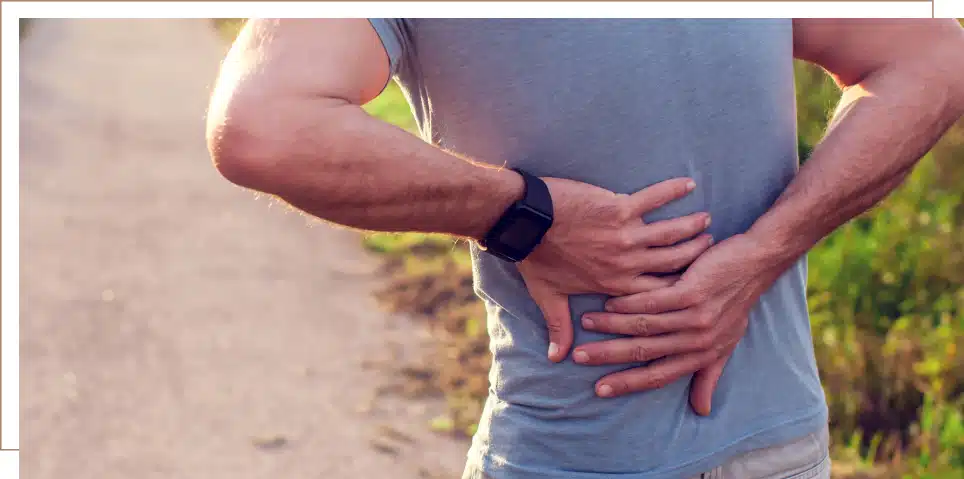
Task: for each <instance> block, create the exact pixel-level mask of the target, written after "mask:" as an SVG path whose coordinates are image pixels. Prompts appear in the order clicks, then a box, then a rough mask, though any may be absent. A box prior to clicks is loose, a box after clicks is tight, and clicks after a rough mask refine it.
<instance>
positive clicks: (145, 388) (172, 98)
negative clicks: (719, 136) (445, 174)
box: [21, 19, 964, 479]
mask: <svg viewBox="0 0 964 479" xmlns="http://www.w3.org/2000/svg"><path fill="white" fill-rule="evenodd" d="M242 25H243V21H242V20H239V19H235V20H211V21H206V20H205V21H198V20H194V21H192V20H176V21H175V20H171V21H146V20H143V21H142V20H138V21H128V20H110V21H93V20H77V21H60V20H37V21H28V22H24V21H22V22H21V69H22V70H21V91H22V96H21V111H22V114H21V143H22V145H21V152H22V157H21V165H22V166H21V169H22V173H21V201H22V206H21V235H22V239H21V252H22V259H21V268H22V270H23V271H22V273H21V291H22V292H21V304H22V310H23V312H24V315H23V317H22V319H21V322H22V326H21V330H22V335H23V339H22V341H23V344H22V346H21V352H22V355H23V359H22V367H23V373H22V396H23V398H22V400H21V404H22V406H23V419H22V423H23V443H24V445H25V447H24V448H23V449H24V451H26V452H25V454H24V471H27V473H28V477H34V478H37V479H40V478H44V479H46V478H54V477H57V478H60V477H78V478H80V477H83V478H87V477H91V478H93V477H97V478H112V477H118V478H119V477H125V478H130V477H138V478H142V477H143V478H149V477H182V474H181V472H183V471H188V472H187V474H189V475H190V476H192V477H206V478H213V479H218V478H220V477H282V476H283V477H363V475H364V473H363V471H365V470H367V469H365V467H366V466H363V465H361V463H371V464H373V466H371V467H373V468H377V469H371V470H373V471H375V470H378V471H380V470H382V469H381V468H383V467H391V468H394V469H393V470H394V471H395V472H396V474H393V476H392V477H421V478H431V477H456V476H457V473H458V472H459V471H460V470H461V469H460V468H461V464H462V461H463V460H464V452H465V450H466V448H467V442H466V438H467V437H469V436H471V434H472V433H473V432H474V431H475V425H476V421H477V419H478V417H479V415H480V413H481V406H482V401H483V399H484V397H485V396H486V394H487V388H488V379H487V375H488V366H489V361H490V358H489V352H488V339H487V337H486V332H485V312H484V308H483V307H482V306H481V304H480V303H479V302H478V301H477V300H476V298H475V296H474V294H473V291H472V284H471V265H470V262H469V259H468V256H467V251H466V248H465V245H464V244H456V243H454V242H453V241H452V240H450V239H448V238H445V237H441V236H435V235H422V234H401V235H397V234H396V235H381V234H376V235H367V236H359V235H356V234H354V233H352V232H349V231H345V230H342V229H339V228H332V227H330V226H328V225H324V224H321V223H319V222H316V221H310V220H308V219H306V218H304V217H301V216H299V215H298V214H296V213H293V212H291V211H288V210H287V209H286V208H284V207H282V206H280V205H278V204H273V203H272V201H271V200H270V199H269V198H264V197H261V198H255V197H254V196H253V195H252V194H250V193H248V192H244V191H240V190H239V189H237V188H235V187H233V186H231V185H230V184H228V183H227V182H226V181H224V180H222V179H220V178H219V177H218V176H217V173H216V172H215V171H214V169H213V168H212V167H211V166H210V164H209V160H208V159H207V157H206V151H205V150H204V140H203V128H202V125H203V114H204V108H205V106H206V104H205V100H206V94H207V92H209V90H210V86H211V85H212V83H213V81H214V76H215V74H216V70H217V66H218V65H217V63H218V61H219V60H220V58H221V56H222V55H223V53H224V51H225V49H226V48H227V46H228V45H229V43H230V41H231V39H233V37H234V35H236V33H237V31H238V28H240V27H241V26H242ZM796 79H797V98H798V120H799V121H798V125H799V140H800V152H801V161H806V157H807V154H808V153H809V151H810V149H811V148H812V146H813V145H815V144H816V143H817V142H818V141H819V140H820V138H821V135H822V132H823V131H824V128H825V126H826V123H827V120H828V117H829V114H830V112H831V111H832V108H833V106H834V104H835V103H836V100H837V98H838V96H839V90H838V89H837V87H836V86H835V85H834V84H833V83H832V82H831V81H830V79H829V78H828V77H827V76H826V75H825V74H824V73H823V72H822V71H820V70H819V69H816V68H814V67H812V66H809V65H805V64H802V63H801V64H798V65H797V71H796ZM366 109H367V110H368V112H369V113H371V114H372V115H374V116H377V117H379V118H383V119H385V120H387V121H389V122H392V123H394V124H397V125H399V126H401V127H403V128H406V129H408V130H410V131H413V132H414V128H415V127H414V122H413V118H412V115H411V113H410V111H409V108H408V105H407V103H406V102H405V99H404V97H403V96H402V94H401V92H400V90H399V89H398V87H397V86H396V85H394V84H392V85H391V86H390V87H389V88H388V89H387V90H386V91H385V92H384V93H383V94H382V95H381V96H380V97H378V98H377V99H376V100H374V101H372V102H371V103H370V104H368V105H366ZM962 231H964V123H959V124H958V125H956V126H955V127H954V128H953V129H952V131H951V132H950V133H949V134H948V135H947V136H946V137H945V138H944V140H943V141H942V142H941V143H940V144H939V145H938V146H937V147H936V148H935V149H934V150H933V151H931V152H930V153H929V154H928V155H927V157H926V158H925V159H924V160H923V161H922V163H921V164H920V166H919V167H918V168H917V170H916V171H915V172H914V174H913V175H912V176H911V177H910V179H909V180H908V181H907V182H906V184H905V185H904V186H903V187H901V188H900V189H899V190H898V191H897V192H896V193H894V194H893V195H891V196H890V197H889V198H888V199H887V200H886V201H885V202H884V203H883V204H882V205H881V206H879V207H878V208H876V209H874V210H873V211H871V212H870V213H868V214H866V215H864V216H862V217H860V218H858V219H856V220H854V221H852V222H850V223H849V224H847V225H846V226H844V227H843V228H841V229H840V230H838V231H837V232H835V233H834V234H833V235H832V236H830V237H829V238H828V239H826V240H825V241H824V242H822V243H821V244H820V245H819V246H818V247H817V248H815V249H814V250H813V251H812V252H811V254H810V256H809V258H810V269H809V272H810V277H809V286H808V293H809V302H810V311H811V323H812V331H813V338H814V345H815V348H816V353H817V358H818V361H819V364H820V369H821V376H822V378H823V382H824V388H825V390H826V393H827V399H828V401H829V405H830V411H831V430H832V435H833V451H832V455H833V458H834V477H835V478H897V477H914V478H916V477H922V478H924V477H927V478H935V479H941V478H955V479H959V478H961V477H964V358H962V354H964V353H962V350H964V234H962ZM365 250H367V253H366V252H365ZM376 299H377V303H378V304H379V305H380V307H376V306H375V304H376ZM367 302H371V305H370V307H367V306H366V307H359V306H358V304H359V303H365V304H367ZM359 309H360V310H361V311H362V313H363V314H362V316H364V317H362V316H358V317H355V316H352V315H353V314H358V313H356V311H357V310H359ZM412 319H414V323H413V322H412ZM413 331H417V332H418V334H414V333H413ZM416 337H418V338H420V339H417V340H416V339H413V338H416ZM41 455H42V456H41ZM61 455H63V456H64V459H56V458H55V456H57V457H59V456H61ZM197 471H204V474H198V473H197ZM219 474H220V475H219ZM350 474H356V475H355V476H351V475H350ZM359 474H361V475H359ZM369 477H375V476H369Z"/></svg>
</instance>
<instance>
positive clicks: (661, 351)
mask: <svg viewBox="0 0 964 479" xmlns="http://www.w3.org/2000/svg"><path fill="white" fill-rule="evenodd" d="M704 349H705V341H703V340H702V337H699V336H698V335H697V334H695V333H679V334H671V335H665V336H656V337H636V338H619V339H610V340H608V341H598V342H594V343H587V344H583V345H582V346H579V347H578V348H576V349H575V351H573V352H572V359H573V361H575V362H577V363H579V364H585V365H589V366H596V365H601V364H628V363H641V362H646V361H653V360H655V359H659V358H662V357H666V356H670V355H674V354H683V353H691V352H695V351H702V350H704Z"/></svg>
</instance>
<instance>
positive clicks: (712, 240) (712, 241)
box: [710, 236, 716, 245]
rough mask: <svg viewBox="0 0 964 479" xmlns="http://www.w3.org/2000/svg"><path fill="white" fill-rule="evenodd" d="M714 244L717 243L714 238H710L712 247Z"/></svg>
mask: <svg viewBox="0 0 964 479" xmlns="http://www.w3.org/2000/svg"><path fill="white" fill-rule="evenodd" d="M713 243H716V240H714V239H713V237H712V236H710V245H712V244H713Z"/></svg>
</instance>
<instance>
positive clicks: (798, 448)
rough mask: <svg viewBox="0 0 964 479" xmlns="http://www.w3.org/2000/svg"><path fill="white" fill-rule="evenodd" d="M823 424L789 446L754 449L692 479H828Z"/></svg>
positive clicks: (826, 437)
mask: <svg viewBox="0 0 964 479" xmlns="http://www.w3.org/2000/svg"><path fill="white" fill-rule="evenodd" d="M830 463H831V461H830V430H829V429H828V427H827V426H826V425H824V427H822V428H821V429H820V430H819V431H817V432H813V433H810V434H807V435H806V436H804V437H802V438H800V439H795V440H793V441H790V442H788V443H784V444H778V445H776V446H771V447H765V448H763V449H756V450H753V451H750V452H748V453H746V454H741V455H740V456H737V457H736V458H734V459H731V460H730V461H729V462H727V463H726V464H723V465H722V466H719V467H717V468H714V469H713V470H712V471H709V472H704V473H703V474H700V475H699V476H694V477H693V478H692V479H830Z"/></svg>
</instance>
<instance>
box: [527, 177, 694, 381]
mask: <svg viewBox="0 0 964 479" xmlns="http://www.w3.org/2000/svg"><path fill="white" fill-rule="evenodd" d="M545 181H546V184H547V185H548V186H549V192H550V194H551V195H552V199H553V207H554V209H555V219H554V221H553V226H552V228H550V229H549V231H548V233H547V234H546V236H545V238H544V239H543V241H542V243H540V244H539V246H538V247H536V249H535V250H534V251H533V252H532V254H531V255H530V256H529V257H528V258H526V259H525V260H524V261H522V262H521V263H519V271H520V273H521V274H522V277H523V279H524V280H525V283H526V287H527V288H528V289H529V293H530V294H531V295H532V298H533V299H534V300H535V302H536V304H538V305H539V308H540V309H541V310H542V312H543V315H544V316H545V318H546V323H547V326H548V328H549V341H550V344H549V353H548V355H549V359H550V360H552V361H555V362H558V361H562V360H563V359H564V358H565V357H566V355H567V354H568V352H569V348H570V347H571V346H572V338H573V334H572V321H571V319H570V318H571V316H570V311H569V300H568V296H569V295H571V294H582V293H601V294H608V295H610V296H623V295H627V294H633V293H639V292H643V291H649V290H652V289H656V288H661V287H664V286H669V285H671V284H672V283H673V281H674V280H675V278H673V277H656V276H647V275H642V273H673V272H676V271H679V270H681V269H683V268H684V267H686V266H687V265H689V264H690V263H692V262H693V260H694V259H696V257H698V256H699V255H700V254H701V253H703V251H705V250H706V249H707V248H709V246H710V245H711V244H712V238H711V237H710V236H709V235H701V236H699V237H696V238H693V237H694V236H696V235H698V234H699V233H700V232H702V231H704V230H705V229H706V228H707V227H708V226H709V222H710V217H709V214H707V213H695V214H692V215H689V216H684V217H680V218H673V219H669V220H665V221H658V222H654V223H651V224H645V223H644V222H643V220H642V217H643V215H644V214H645V213H648V212H650V211H652V210H655V209H656V208H659V207H660V206H663V205H665V204H667V203H669V202H671V201H673V200H676V199H679V198H682V197H683V196H686V195H687V194H688V193H689V192H691V191H693V188H695V186H696V185H695V184H694V183H693V181H692V180H690V179H689V178H678V179H672V180H667V181H664V182H662V183H657V184H655V185H652V186H650V187H648V188H645V189H643V190H640V191H638V192H636V193H634V194H632V195H620V194H616V193H613V192H611V191H609V190H605V189H602V188H598V187H595V186H592V185H589V184H586V183H580V182H576V181H570V180H563V179H556V178H545ZM690 238H693V239H690ZM687 239H689V241H685V242H682V243H680V242H681V241H683V240H687Z"/></svg>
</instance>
